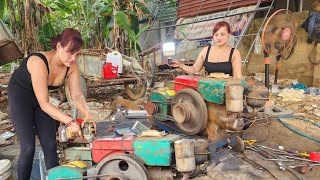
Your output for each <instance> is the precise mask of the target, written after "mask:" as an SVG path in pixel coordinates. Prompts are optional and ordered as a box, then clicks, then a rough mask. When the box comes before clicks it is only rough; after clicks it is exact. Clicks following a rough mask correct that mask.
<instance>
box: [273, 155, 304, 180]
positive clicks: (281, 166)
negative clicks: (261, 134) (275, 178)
mask: <svg viewBox="0 0 320 180" xmlns="http://www.w3.org/2000/svg"><path fill="white" fill-rule="evenodd" d="M269 154H270V155H271V156H273V157H275V158H279V157H281V156H279V155H275V154H274V153H271V152H269ZM275 163H276V164H277V165H278V166H279V168H280V169H281V170H282V171H285V170H286V169H287V170H288V171H289V172H291V173H292V174H293V175H295V176H296V177H297V178H298V179H299V180H304V177H303V176H302V175H301V174H299V173H298V172H296V171H295V170H293V169H292V168H290V167H289V166H288V165H286V164H285V163H284V162H282V161H275Z"/></svg>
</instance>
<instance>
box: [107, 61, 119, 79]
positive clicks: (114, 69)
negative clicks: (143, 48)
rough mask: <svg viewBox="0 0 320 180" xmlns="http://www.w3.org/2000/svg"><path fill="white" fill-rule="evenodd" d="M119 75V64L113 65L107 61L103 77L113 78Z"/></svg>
mask: <svg viewBox="0 0 320 180" xmlns="http://www.w3.org/2000/svg"><path fill="white" fill-rule="evenodd" d="M117 76H118V66H112V63H111V62H107V63H106V65H105V66H104V67H103V78H104V79H113V78H116V77H117Z"/></svg>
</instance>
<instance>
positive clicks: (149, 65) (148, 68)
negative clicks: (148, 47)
mask: <svg viewBox="0 0 320 180" xmlns="http://www.w3.org/2000/svg"><path fill="white" fill-rule="evenodd" d="M142 67H143V69H144V71H145V72H146V77H147V83H148V87H153V86H154V84H155V82H156V65H155V62H154V61H153V60H151V59H145V60H143V63H142ZM148 75H149V76H150V75H151V76H152V77H149V76H148Z"/></svg>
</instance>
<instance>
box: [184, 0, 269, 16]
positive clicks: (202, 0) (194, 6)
mask: <svg viewBox="0 0 320 180" xmlns="http://www.w3.org/2000/svg"><path fill="white" fill-rule="evenodd" d="M271 1H272V0H262V1H261V2H271ZM178 2H179V7H178V18H182V17H193V16H197V15H202V14H209V13H213V12H219V11H224V10H227V9H229V6H230V9H235V8H238V7H243V6H248V5H252V4H256V3H257V2H258V0H245V1H244V0H179V1H178Z"/></svg>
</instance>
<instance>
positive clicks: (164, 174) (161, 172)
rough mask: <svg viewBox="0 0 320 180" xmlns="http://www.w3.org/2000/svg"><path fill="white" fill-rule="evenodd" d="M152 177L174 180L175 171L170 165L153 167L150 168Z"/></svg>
mask: <svg viewBox="0 0 320 180" xmlns="http://www.w3.org/2000/svg"><path fill="white" fill-rule="evenodd" d="M148 172H149V176H150V178H151V179H159V180H160V179H166V180H173V173H172V169H171V168H170V167H152V168H148Z"/></svg>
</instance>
